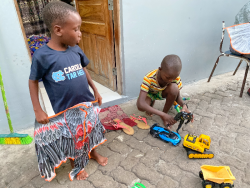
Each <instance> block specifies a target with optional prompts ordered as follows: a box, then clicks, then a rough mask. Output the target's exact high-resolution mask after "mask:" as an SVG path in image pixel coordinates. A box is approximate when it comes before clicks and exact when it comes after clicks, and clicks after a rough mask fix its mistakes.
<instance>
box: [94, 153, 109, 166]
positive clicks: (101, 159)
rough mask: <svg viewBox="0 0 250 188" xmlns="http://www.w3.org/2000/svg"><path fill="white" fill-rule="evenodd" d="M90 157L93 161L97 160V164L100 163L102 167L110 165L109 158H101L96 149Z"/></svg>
mask: <svg viewBox="0 0 250 188" xmlns="http://www.w3.org/2000/svg"><path fill="white" fill-rule="evenodd" d="M90 157H91V158H92V159H95V160H96V162H98V163H99V164H100V165H102V166H105V165H107V164H108V158H107V157H103V156H101V155H100V154H99V153H97V152H96V150H95V149H93V150H92V151H91V152H90Z"/></svg>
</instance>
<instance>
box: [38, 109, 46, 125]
mask: <svg viewBox="0 0 250 188" xmlns="http://www.w3.org/2000/svg"><path fill="white" fill-rule="evenodd" d="M35 116H36V121H37V122H38V123H41V124H47V123H49V119H48V115H47V114H46V113H45V112H44V111H43V110H41V111H38V112H35Z"/></svg>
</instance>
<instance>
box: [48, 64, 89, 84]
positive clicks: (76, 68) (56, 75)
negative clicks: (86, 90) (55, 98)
mask: <svg viewBox="0 0 250 188" xmlns="http://www.w3.org/2000/svg"><path fill="white" fill-rule="evenodd" d="M64 74H65V75H66V76H67V78H68V79H69V80H72V79H73V78H77V77H78V76H82V75H84V71H83V69H82V65H81V64H76V65H73V66H70V67H65V68H64V72H63V71H62V70H59V71H57V72H53V73H52V78H53V80H55V82H59V81H64V80H65V79H66V77H65V76H64Z"/></svg>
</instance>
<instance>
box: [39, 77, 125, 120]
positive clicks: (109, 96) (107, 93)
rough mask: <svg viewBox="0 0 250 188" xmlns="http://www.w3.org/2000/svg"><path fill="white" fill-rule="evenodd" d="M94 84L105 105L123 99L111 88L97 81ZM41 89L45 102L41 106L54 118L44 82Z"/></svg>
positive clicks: (40, 83) (40, 84) (41, 83)
mask: <svg viewBox="0 0 250 188" xmlns="http://www.w3.org/2000/svg"><path fill="white" fill-rule="evenodd" d="M94 83H95V86H96V87H97V89H98V91H99V93H100V95H101V96H102V103H103V104H104V103H106V102H110V101H113V100H116V99H120V98H122V96H121V95H119V94H118V93H116V92H114V91H112V90H110V89H109V88H107V87H104V86H103V85H101V84H99V83H97V82H95V81H94ZM39 87H40V90H41V94H42V98H43V101H44V104H41V105H42V107H43V109H45V110H46V112H47V114H48V116H52V115H54V114H55V113H54V111H53V109H52V106H51V103H50V100H49V97H48V95H47V92H46V90H45V88H44V85H43V82H39ZM90 91H91V92H92V93H93V90H92V89H91V88H90ZM40 101H41V100H40Z"/></svg>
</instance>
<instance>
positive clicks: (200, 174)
mask: <svg viewBox="0 0 250 188" xmlns="http://www.w3.org/2000/svg"><path fill="white" fill-rule="evenodd" d="M199 176H200V178H201V179H202V180H204V177H203V173H202V171H200V172H199Z"/></svg>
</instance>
